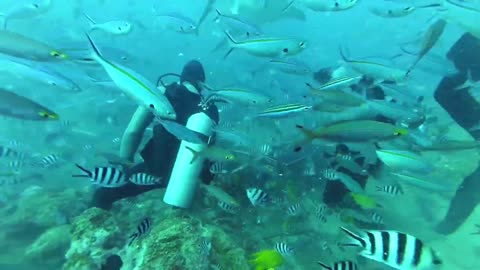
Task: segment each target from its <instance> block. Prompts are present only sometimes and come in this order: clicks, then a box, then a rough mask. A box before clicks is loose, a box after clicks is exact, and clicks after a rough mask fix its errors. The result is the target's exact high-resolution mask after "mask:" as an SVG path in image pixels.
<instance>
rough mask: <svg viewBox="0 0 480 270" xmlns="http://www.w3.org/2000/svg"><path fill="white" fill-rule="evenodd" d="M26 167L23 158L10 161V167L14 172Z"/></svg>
mask: <svg viewBox="0 0 480 270" xmlns="http://www.w3.org/2000/svg"><path fill="white" fill-rule="evenodd" d="M24 167H25V161H24V160H23V159H15V160H12V161H10V162H9V163H8V168H9V169H10V170H11V171H13V172H20V171H21V170H22V169H23V168H24Z"/></svg>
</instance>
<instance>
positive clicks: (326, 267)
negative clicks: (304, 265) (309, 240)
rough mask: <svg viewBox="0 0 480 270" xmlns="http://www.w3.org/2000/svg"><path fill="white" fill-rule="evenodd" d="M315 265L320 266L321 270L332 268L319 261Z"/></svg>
mask: <svg viewBox="0 0 480 270" xmlns="http://www.w3.org/2000/svg"><path fill="white" fill-rule="evenodd" d="M317 263H318V264H320V265H321V266H322V267H323V268H325V269H327V270H332V267H330V266H328V265H326V264H324V263H323V262H321V261H318V262H317Z"/></svg>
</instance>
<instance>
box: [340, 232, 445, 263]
mask: <svg viewBox="0 0 480 270" xmlns="http://www.w3.org/2000/svg"><path fill="white" fill-rule="evenodd" d="M341 229H342V231H344V232H345V233H346V234H347V235H348V236H349V238H350V240H351V241H350V243H348V244H343V246H358V247H362V248H363V251H362V252H361V253H360V256H362V257H365V258H367V259H371V260H374V261H377V262H381V263H384V264H386V265H388V266H390V267H393V268H394V269H399V270H430V269H436V267H438V266H439V265H441V264H442V261H441V260H440V259H439V258H438V256H437V255H436V254H435V252H434V251H433V249H431V248H430V247H428V246H425V245H424V243H423V242H422V241H421V240H419V239H418V238H416V237H414V236H411V235H408V234H405V233H401V232H397V231H379V230H364V231H363V232H362V233H361V235H358V234H355V233H353V232H351V231H350V230H348V229H346V228H344V227H341Z"/></svg>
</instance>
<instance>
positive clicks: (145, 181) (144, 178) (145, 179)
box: [128, 173, 162, 186]
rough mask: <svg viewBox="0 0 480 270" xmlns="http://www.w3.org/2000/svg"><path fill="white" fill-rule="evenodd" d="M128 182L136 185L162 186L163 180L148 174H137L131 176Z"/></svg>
mask: <svg viewBox="0 0 480 270" xmlns="http://www.w3.org/2000/svg"><path fill="white" fill-rule="evenodd" d="M128 181H130V182H132V183H134V184H135V185H140V186H150V185H157V184H160V183H161V182H162V179H161V178H160V177H156V176H153V175H150V174H146V173H136V174H134V175H132V176H130V178H129V179H128Z"/></svg>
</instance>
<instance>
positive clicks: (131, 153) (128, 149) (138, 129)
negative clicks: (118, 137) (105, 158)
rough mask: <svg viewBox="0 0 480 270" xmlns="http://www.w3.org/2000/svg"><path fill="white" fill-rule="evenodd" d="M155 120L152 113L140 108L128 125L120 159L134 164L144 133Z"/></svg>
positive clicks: (123, 137)
mask: <svg viewBox="0 0 480 270" xmlns="http://www.w3.org/2000/svg"><path fill="white" fill-rule="evenodd" d="M152 120H153V114H152V112H151V111H150V110H149V109H148V108H146V107H144V106H139V107H138V108H137V110H136V111H135V113H134V114H133V116H132V119H131V120H130V123H128V126H127V128H126V129H125V132H124V133H123V136H122V141H121V144H120V157H121V158H123V159H125V160H129V161H132V162H133V159H134V157H135V152H137V149H138V146H139V145H140V143H141V142H142V138H143V133H144V132H145V129H146V128H147V127H148V126H149V125H150V123H151V122H152Z"/></svg>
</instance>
